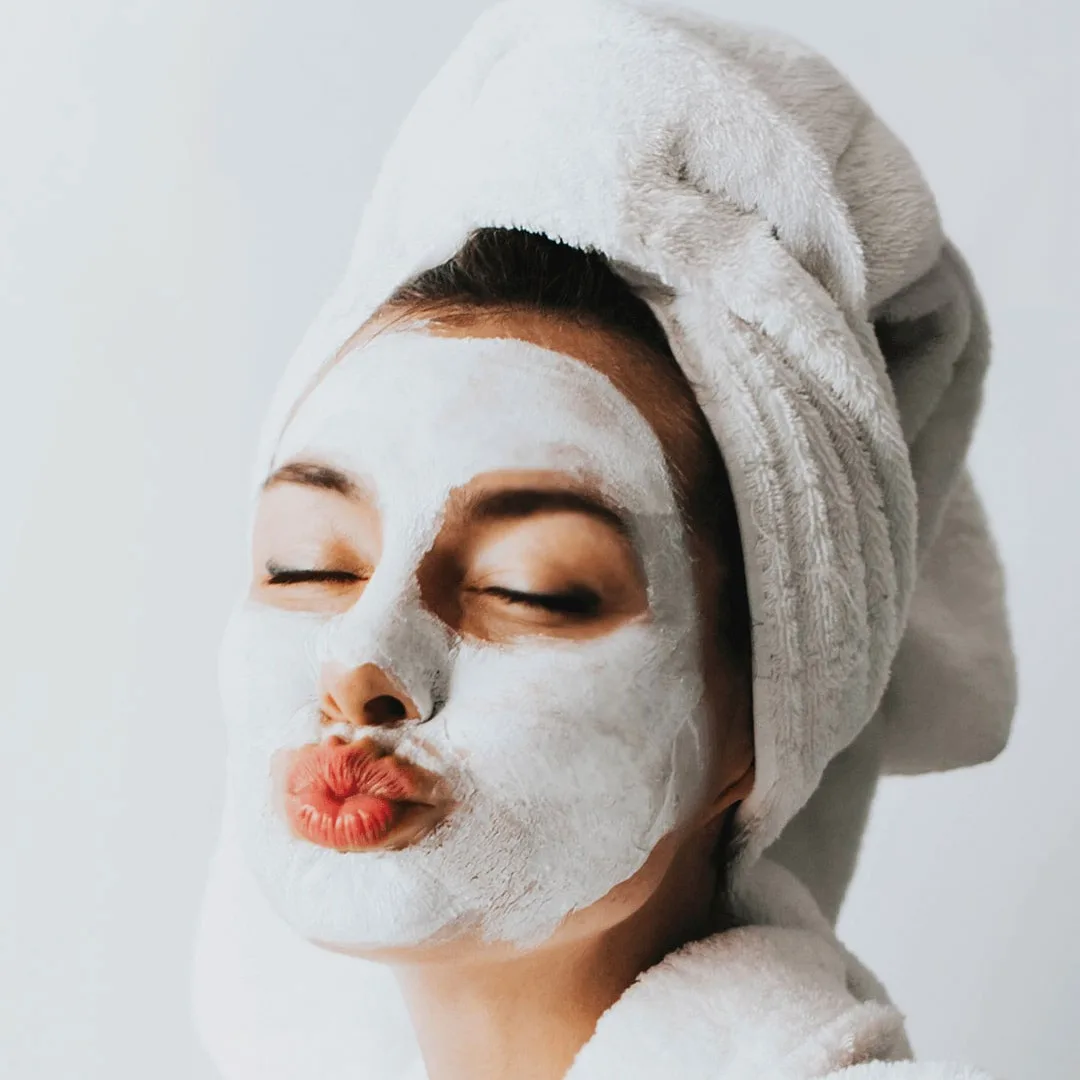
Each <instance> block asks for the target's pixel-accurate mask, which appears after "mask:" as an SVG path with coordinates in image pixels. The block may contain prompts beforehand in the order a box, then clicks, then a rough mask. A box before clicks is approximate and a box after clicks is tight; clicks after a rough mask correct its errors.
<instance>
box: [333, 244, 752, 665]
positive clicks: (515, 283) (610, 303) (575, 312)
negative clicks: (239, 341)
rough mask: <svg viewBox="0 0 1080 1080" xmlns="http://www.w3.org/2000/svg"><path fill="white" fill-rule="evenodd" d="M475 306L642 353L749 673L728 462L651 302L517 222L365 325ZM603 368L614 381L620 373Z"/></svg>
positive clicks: (675, 473)
mask: <svg viewBox="0 0 1080 1080" xmlns="http://www.w3.org/2000/svg"><path fill="white" fill-rule="evenodd" d="M477 308H481V309H485V310H487V311H506V312H512V311H514V310H522V309H525V310H533V311H535V310H539V311H543V312H550V313H551V314H553V315H558V316H559V317H560V318H563V319H571V320H574V321H577V322H579V323H583V324H586V325H591V326H595V327H597V328H599V329H603V330H606V331H608V332H609V333H612V334H615V335H617V336H618V337H620V338H622V339H623V341H624V342H625V343H626V345H627V347H628V348H627V352H628V354H629V357H628V360H629V363H630V364H633V365H634V367H635V371H636V372H637V373H638V374H640V373H641V369H642V361H644V365H645V371H646V372H647V374H648V376H649V377H650V378H651V379H652V380H653V382H654V384H655V386H654V389H655V393H656V397H657V399H658V400H663V401H664V403H665V409H664V417H663V422H664V426H665V427H667V428H668V429H670V430H672V431H676V430H677V431H678V432H679V434H680V435H681V436H682V437H683V439H684V440H685V439H687V437H689V440H690V442H691V444H692V445H691V450H692V453H691V454H690V455H689V459H690V462H691V464H690V466H689V467H688V468H679V467H678V466H677V465H676V464H675V463H673V462H671V461H669V467H670V468H671V471H672V479H673V483H674V486H675V489H676V494H677V496H678V499H679V508H680V511H681V513H682V516H683V520H684V522H685V524H686V526H687V528H688V530H689V531H690V532H691V534H692V535H693V537H694V538H695V540H696V541H698V542H699V543H702V544H705V545H708V547H710V548H711V549H712V550H713V551H714V552H715V553H716V555H717V560H716V561H717V563H718V564H719V577H720V580H718V581H717V582H716V587H717V589H718V590H719V591H720V593H721V595H719V596H716V597H712V598H710V599H711V600H712V601H713V606H714V610H715V611H716V619H717V622H718V624H719V625H718V626H717V630H718V632H719V634H720V638H721V642H722V644H723V646H724V652H725V655H726V656H727V657H728V658H729V659H730V660H731V661H732V662H733V664H732V666H733V668H734V669H735V671H736V672H737V673H738V674H741V675H744V676H745V677H746V678H747V681H749V669H750V648H751V638H750V611H749V602H748V599H747V592H746V575H745V570H744V563H743V553H742V543H741V539H740V535H739V526H738V519H737V517H736V513H735V504H734V498H733V496H732V492H731V485H730V481H729V479H728V474H727V469H726V468H725V466H724V462H723V459H722V457H721V454H720V449H719V447H718V445H717V443H716V439H715V437H714V436H713V433H712V430H711V429H710V427H709V423H708V420H707V419H706V418H705V415H704V413H703V412H702V411H701V407H700V406H699V404H698V402H697V399H696V397H695V396H694V391H693V388H692V387H691V385H690V383H689V382H688V380H687V378H686V376H685V374H684V373H683V371H682V369H681V368H680V367H679V364H678V361H677V360H676V359H675V355H674V354H673V353H672V351H671V346H670V344H669V343H668V339H667V335H666V334H665V333H664V330H663V327H662V326H661V325H660V322H659V321H658V319H657V318H656V316H655V315H654V314H653V311H652V309H651V308H650V307H649V305H648V304H647V303H646V302H645V301H644V300H643V299H642V298H641V297H640V296H638V295H637V294H636V293H635V292H634V291H633V290H632V289H631V287H630V286H629V285H628V284H627V283H626V282H625V281H624V280H623V279H622V278H621V277H620V276H619V275H618V274H617V273H616V272H615V271H614V270H613V269H612V267H611V264H610V263H609V262H608V260H607V258H606V257H605V256H604V255H603V254H602V253H601V252H598V251H588V250H582V249H580V248H576V247H572V246H571V245H569V244H564V243H561V242H559V241H556V240H551V239H549V238H548V237H546V236H541V235H539V234H537V233H532V232H527V231H525V230H523V229H501V228H483V229H476V230H475V231H473V232H472V233H471V234H470V235H469V237H468V239H467V240H466V242H465V243H464V244H463V245H462V247H461V248H460V249H459V250H458V252H457V253H456V254H455V255H454V256H453V257H452V258H450V259H448V260H447V261H446V262H444V263H440V264H439V265H438V266H435V267H433V268H431V269H430V270H425V271H423V272H422V273H420V274H417V275H416V276H415V277H413V278H411V279H409V280H408V281H406V282H405V283H404V284H402V285H401V286H400V287H399V288H397V289H396V290H395V291H394V292H393V293H392V294H391V295H390V296H389V297H388V298H387V300H386V301H385V302H384V303H383V304H382V305H381V306H380V308H379V310H378V312H376V314H375V316H373V320H369V324H370V322H372V321H374V320H378V321H379V322H380V323H382V325H383V328H384V329H386V328H390V327H393V326H394V325H396V324H397V323H399V322H402V321H414V320H425V321H427V322H428V323H430V324H433V325H435V326H436V327H439V326H442V327H453V326H461V325H466V324H467V323H468V321H469V320H470V319H471V318H474V317H475V314H476V310H477ZM345 348H348V343H347V344H346V346H345ZM608 374H609V376H610V377H611V378H612V380H613V381H614V382H615V383H616V385H619V383H620V378H619V372H618V371H615V372H608ZM620 389H623V387H621V386H620ZM661 441H663V438H662V436H661Z"/></svg>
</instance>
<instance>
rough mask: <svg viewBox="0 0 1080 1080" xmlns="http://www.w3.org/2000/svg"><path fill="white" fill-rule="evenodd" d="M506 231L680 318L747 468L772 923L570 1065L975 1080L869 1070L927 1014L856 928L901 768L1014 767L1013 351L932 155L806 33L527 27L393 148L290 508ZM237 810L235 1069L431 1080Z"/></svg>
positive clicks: (590, 10) (703, 388)
mask: <svg viewBox="0 0 1080 1080" xmlns="http://www.w3.org/2000/svg"><path fill="white" fill-rule="evenodd" d="M482 226H503V227H515V226H516V227H521V228H527V229H532V230H534V231H537V232H540V233H544V234H546V235H548V236H550V237H553V238H555V239H559V240H562V241H564V242H567V243H570V244H574V245H576V246H579V247H587V248H594V249H596V250H599V251H601V252H603V253H604V254H606V255H607V256H608V258H609V259H610V260H611V262H612V264H613V266H614V267H615V269H616V270H617V271H618V272H619V273H620V274H622V275H623V276H624V277H625V278H626V280H627V281H628V282H630V283H631V285H633V287H634V288H635V289H637V290H638V292H639V293H640V295H641V296H642V297H643V298H644V299H645V300H646V302H647V303H649V304H650V306H651V307H652V308H653V310H654V312H655V313H656V315H657V317H658V318H659V319H660V321H661V323H662V325H663V326H664V328H665V331H666V332H667V334H668V337H669V340H670V342H671V345H672V349H673V352H674V354H675V356H676V358H677V360H678V361H679V363H680V365H681V366H682V367H683V369H684V370H685V371H686V372H687V374H688V376H689V377H690V380H691V383H692V385H693V386H694V387H695V390H696V391H697V393H698V397H699V401H700V403H701V406H702V409H703V411H704V412H705V414H706V417H707V418H708V420H709V422H710V425H711V426H712V430H713V432H714V434H715V435H716V438H717V441H718V443H719V445H720V448H721V450H722V452H723V455H724V459H725V463H726V465H727V467H728V471H729V473H730V475H731V479H732V488H733V492H734V496H735V502H736V508H737V510H738V514H739V525H740V531H741V534H742V540H743V547H744V554H745V558H746V572H747V584H748V590H749V594H750V604H751V615H752V621H753V665H754V682H753V696H754V740H755V755H756V764H757V772H756V781H755V785H754V790H753V792H752V793H751V795H750V797H749V798H748V799H747V800H746V801H745V802H744V803H743V804H742V806H741V807H740V811H739V815H740V816H739V825H740V827H741V830H742V832H741V838H742V840H743V844H742V846H741V848H740V852H741V854H740V858H739V861H738V863H737V864H736V866H735V878H736V881H737V882H738V883H739V888H740V890H741V892H740V895H742V896H744V898H745V899H746V909H745V915H744V917H745V918H746V919H748V920H749V921H750V922H751V923H752V924H753V925H749V926H745V927H744V928H742V929H739V930H733V931H729V932H728V933H725V934H722V935H720V936H718V937H715V938H712V939H710V940H708V941H705V942H702V943H699V944H696V945H693V946H691V947H689V948H688V949H686V950H685V951H684V952H682V953H681V954H679V955H677V956H673V957H670V958H668V960H666V961H664V962H663V963H662V964H661V965H659V966H658V967H657V968H655V969H653V970H652V971H650V972H647V973H646V974H645V975H644V976H642V978H641V979H640V980H639V982H638V983H636V984H635V986H634V987H632V988H631V989H630V990H629V991H627V993H626V994H625V995H624V997H623V998H622V999H621V1000H620V1001H619V1002H618V1003H616V1005H615V1006H614V1007H613V1008H612V1009H611V1010H610V1012H609V1013H608V1014H607V1015H606V1016H605V1017H604V1018H603V1019H602V1020H601V1022H600V1025H599V1028H598V1030H597V1032H596V1035H595V1036H594V1038H593V1039H592V1040H591V1041H590V1043H589V1044H588V1045H587V1046H586V1047H585V1049H584V1050H583V1051H582V1053H581V1056H580V1058H579V1060H578V1062H577V1064H576V1065H575V1066H574V1069H573V1071H572V1072H571V1077H573V1078H574V1080H584V1078H593V1077H596V1078H599V1077H642V1078H644V1077H649V1078H659V1077H668V1076H673V1077H679V1078H680V1080H696V1078H698V1077H702V1078H704V1077H710V1078H717V1080H726V1078H734V1077H744V1076H747V1077H749V1076H755V1077H759V1078H760V1077H777V1078H780V1077H788V1076H790V1077H820V1076H825V1075H830V1074H831V1072H832V1071H835V1070H840V1069H844V1068H848V1067H850V1068H851V1069H854V1070H855V1071H854V1072H848V1073H845V1074H844V1075H847V1076H851V1077H853V1078H856V1077H858V1078H861V1080H870V1078H872V1077H877V1076H885V1077H892V1076H896V1077H903V1076H908V1075H915V1076H925V1077H938V1076H950V1077H963V1076H972V1075H975V1074H973V1073H971V1072H970V1071H964V1070H962V1069H960V1070H953V1071H948V1070H942V1069H939V1068H937V1067H934V1066H923V1065H920V1066H913V1065H904V1064H880V1065H879V1064H870V1063H869V1062H872V1061H875V1060H878V1059H880V1060H881V1061H883V1062H889V1061H892V1060H893V1059H895V1058H897V1057H903V1056H904V1055H905V1053H906V1042H905V1040H904V1036H903V1033H902V1027H901V1024H900V1018H899V1015H898V1014H897V1013H896V1012H895V1010H894V1009H892V1007H891V1006H889V1005H887V1004H884V1003H883V1002H882V1001H881V999H882V996H883V995H882V993H881V991H880V988H877V987H876V986H875V985H874V984H873V981H872V980H870V979H868V977H867V976H866V974H865V972H862V971H861V969H859V968H858V965H856V964H854V962H853V961H852V960H851V958H850V957H848V956H847V954H846V953H845V952H844V951H843V950H842V949H841V947H840V946H839V945H838V944H837V942H836V940H835V938H834V937H833V935H832V931H831V929H830V927H831V925H832V924H833V923H834V922H835V918H836V914H837V911H838V909H839V905H840V901H841V899H842V897H843V894H844V890H845V889H846V887H847V883H848V880H849V878H850V875H851V871H852V868H853V866H854V860H855V855H856V852H857V849H858V844H859V840H860V837H861V834H862V830H863V827H864V824H865V819H866V813H867V810H868V807H869V803H870V800H871V797H872V794H873V791H874V788H875V784H876V782H877V778H878V776H879V775H880V773H881V772H883V771H893V772H925V771H929V770H933V769H943V768H954V767H957V766H962V765H967V764H973V763H976V762H980V761H985V760H988V759H989V758H991V757H993V756H994V755H995V754H996V753H997V752H998V751H999V750H1000V749H1001V747H1002V746H1003V745H1004V742H1005V739H1006V737H1007V735H1008V731H1009V726H1010V721H1011V717H1012V713H1013V707H1014V700H1015V671H1014V664H1013V657H1012V651H1011V647H1010V639H1009V631H1008V623H1007V619H1006V615H1005V609H1004V585H1003V581H1002V574H1001V567H1000V565H999V563H998V560H997V555H996V551H995V548H994V544H993V542H992V539H991V536H990V534H989V530H988V528H987V525H986V522H985V520H984V518H983V514H982V509H981V505H980V502H979V499H978V495H977V492H976V490H975V488H974V486H973V484H972V482H971V477H970V475H969V473H968V470H967V467H966V460H965V459H966V454H967V449H968V445H969V443H970V439H971V435H972V431H973V427H974V423H975V420H976V417H977V414H978V411H979V406H980V401H981V393H982V384H983V379H984V376H985V372H986V367H987V363H988V359H989V337H988V331H987V327H986V322H985V318H984V315H983V311H982V306H981V303H980V299H979V295H978V292H977V290H976V288H975V285H974V283H973V282H972V279H971V276H970V274H969V272H968V270H967V267H966V266H965V264H964V261H963V259H962V257H961V256H960V254H959V252H957V251H956V249H955V248H954V247H953V246H952V244H950V243H949V241H948V240H947V238H946V237H945V235H944V233H943V230H942V227H941V222H940V220H939V217H938V214H937V210H936V206H935V203H934V199H933V196H932V194H931V192H930V191H929V190H928V188H927V186H926V184H925V181H924V179H923V177H922V175H921V173H920V172H919V169H918V167H917V166H916V164H915V163H914V161H913V160H912V159H911V156H910V154H909V153H908V152H907V150H906V148H905V147H904V146H903V145H902V144H901V143H900V141H899V140H898V139H897V138H896V137H895V135H893V133H892V132H890V131H889V130H888V128H887V127H886V126H885V125H884V124H883V123H882V122H881V120H880V119H879V118H878V117H877V116H876V115H875V114H874V112H873V111H872V110H871V108H870V107H869V106H868V105H867V103H866V102H865V101H863V99H862V98H861V97H860V96H859V94H858V93H857V92H856V91H855V90H854V88H852V87H851V85H850V84H849V83H848V82H847V81H846V80H845V79H844V78H843V76H842V75H840V74H839V73H838V72H837V71H836V69H835V68H834V67H832V65H831V64H829V62H828V61H827V60H825V59H824V58H823V57H821V56H819V55H818V54H816V53H815V52H813V51H812V50H810V49H808V48H806V47H805V46H803V45H802V44H800V43H799V42H797V41H793V40H792V39H790V38H788V37H786V36H784V35H782V34H777V33H774V32H772V31H766V30H763V29H758V28H753V27H743V26H738V25H735V24H730V23H719V22H712V21H709V20H707V19H705V18H704V17H702V16H700V15H696V14H693V13H688V12H677V11H676V12H673V11H671V10H668V9H658V8H655V7H653V6H651V5H637V4H631V3H625V2H621V0H510V2H508V3H503V4H498V5H496V6H495V7H493V8H492V9H491V10H490V11H488V12H487V13H486V14H485V15H484V16H483V17H482V18H481V19H480V20H479V22H478V23H477V24H476V26H475V27H474V28H473V30H472V31H471V32H470V33H469V35H468V36H467V37H466V39H465V40H464V41H463V42H462V43H461V45H460V46H459V47H458V49H457V50H456V51H455V52H454V54H453V55H452V56H451V57H450V59H449V60H448V62H447V63H446V65H445V66H444V67H443V69H442V70H441V71H440V72H439V73H438V74H437V75H436V76H435V78H434V80H433V81H432V83H431V84H430V85H429V87H428V88H427V89H426V90H425V91H424V93H423V94H422V95H421V97H420V99H419V100H418V101H417V103H416V105H415V107H414V108H413V110H412V112H411V113H410V115H409V116H408V118H407V119H406V121H405V123H404V124H403V126H402V128H401V131H400V133H399V134H398V137H397V138H396V140H395V142H394V144H393V145H392V147H391V148H390V151H389V152H388V154H387V156H386V159H385V161H384V164H383V168H382V170H381V172H380V175H379V177H378V180H377V182H376V185H375V189H374V191H373V192H372V194H371V196H370V199H369V201H368V204H367V207H366V209H365V212H364V215H363V219H362V222H361V226H360V230H359V233H358V236H357V239H356V243H355V246H354V250H353V254H352V257H351V260H350V263H349V266H348V268H347V270H346V273H345V275H344V277H343V279H342V281H341V283H340V285H339V286H338V288H337V289H336V291H335V292H334V294H333V295H332V296H331V297H330V299H329V300H328V301H327V303H326V305H325V306H324V308H323V310H322V311H321V312H320V314H319V316H318V318H317V319H316V320H315V322H314V324H313V325H312V327H311V329H310V330H309V332H308V334H307V335H306V336H305V338H304V340H303V342H302V343H301V345H300V347H299V349H298V350H297V352H296V354H295V356H294V357H293V359H292V361H291V362H290V364H289V366H288V368H287V370H286V372H285V374H284V377H283V379H282V381H281V383H280V386H279V389H278V392H277V394H276V395H275V399H274V401H273V403H272V405H271V409H270V412H269V416H268V418H267V421H266V424H265V427H264V431H263V436H262V440H261V446H260V449H259V453H258V455H257V460H256V464H255V472H254V480H255V482H256V484H257V483H258V482H259V481H260V480H261V479H262V478H263V476H264V475H265V470H266V466H267V462H268V461H269V459H270V456H271V455H272V452H273V448H274V445H275V443H276V440H277V438H278V436H279V435H280V433H281V430H282V426H283V424H284V422H285V419H286V417H287V416H288V414H289V411H290V409H291V408H292V406H293V404H294V403H295V402H296V400H297V398H298V396H299V395H300V394H302V393H303V391H304V389H305V388H306V387H307V386H308V385H309V384H310V382H311V380H312V378H313V377H314V376H315V375H316V374H317V373H318V371H319V370H320V369H321V368H322V366H323V365H324V364H326V363H327V362H328V360H329V359H330V358H331V357H332V356H333V355H334V354H335V353H336V351H337V349H338V348H339V347H340V346H341V345H342V344H343V343H344V342H345V341H346V340H347V339H348V338H349V337H350V336H351V334H352V333H353V332H354V331H355V330H356V329H357V327H359V326H360V325H361V323H362V322H363V321H364V320H365V319H366V318H367V317H368V316H370V315H371V314H372V313H373V312H374V311H375V310H376V309H377V308H378V306H379V304H380V303H381V302H382V301H383V300H384V299H385V298H386V297H387V296H388V295H389V294H390V293H391V292H392V291H393V289H394V288H396V287H397V286H398V285H399V284H401V283H402V282H403V281H404V280H405V279H406V278H407V277H409V276H410V275H412V274H413V273H416V272H418V271H421V270H424V269H427V268H430V267H432V266H434V265H436V264H437V263H439V262H441V261H442V260H444V259H446V258H449V257H450V256H451V255H452V254H453V253H454V251H455V250H457V248H458V247H459V246H460V245H461V243H462V242H463V241H464V240H465V239H466V237H467V236H468V234H469V232H470V230H472V229H474V228H477V227H482ZM230 814H231V810H230V801H229V798H228V796H227V799H226V811H225V822H224V827H223V832H222V839H221V843H220V845H219V849H218V851H217V854H216V856H215V860H214V864H213V867H212V870H211V875H210V881H209V884H208V889H207V894H206V903H205V905H204V920H203V927H202V930H201V931H200V938H199V943H198V953H197V963H196V1013H197V1017H198V1020H199V1026H200V1030H201V1031H202V1034H203V1038H204V1040H205V1041H206V1043H207V1045H208V1046H210V1048H211V1050H212V1052H213V1053H214V1055H215V1057H216V1058H217V1060H218V1061H219V1062H220V1063H221V1067H222V1072H223V1075H224V1077H225V1080H247V1078H249V1077H250V1078H255V1077H259V1080H300V1078H302V1077H322V1076H345V1075H349V1074H350V1071H353V1072H355V1074H357V1075H370V1076H373V1077H380V1078H392V1077H395V1076H403V1075H408V1070H409V1069H415V1068H416V1061H415V1057H416V1055H415V1046H414V1045H413V1043H412V1036H411V1034H410V1032H409V1029H408V1023H407V1020H406V1019H405V1018H404V1016H403V1013H402V1009H401V1003H400V1000H399V998H398V996H397V994H396V990H395V988H394V986H393V983H392V981H390V980H389V977H388V976H387V975H386V973H385V972H384V971H382V970H381V969H379V968H377V967H375V966H374V965H363V964H362V962H360V961H343V960H342V958H340V957H331V956H330V955H329V954H325V953H320V952H319V950H317V949H315V948H314V947H313V946H310V945H306V944H305V943H303V942H301V941H299V940H298V939H296V938H295V937H293V936H290V934H289V932H288V931H287V930H286V929H285V928H283V927H282V926H280V924H277V923H275V922H274V920H273V918H272V916H271V915H270V914H269V912H268V911H266V910H265V905H264V904H263V902H262V901H261V898H260V897H259V896H258V894H257V893H255V892H254V890H253V887H252V886H251V885H250V882H248V881H247V879H246V877H245V871H244V870H243V867H242V865H241V863H242V860H241V857H240V855H239V852H238V850H237V848H236V845H235V843H234V842H233V840H232V829H231V825H230ZM766 850H767V851H768V853H769V858H770V860H771V862H770V863H769V864H763V863H758V864H757V865H755V863H756V861H758V860H759V859H760V857H761V855H762V853H763V852H764V851H766ZM779 864H782V865H783V866H784V867H786V868H787V871H784V872H780V871H779V870H778V869H777V866H778V865H779ZM792 875H795V876H794V877H793V876H792ZM796 877H797V879H798V880H796ZM800 882H801V884H800ZM770 890H771V891H772V892H774V893H775V895H768V894H769V893H770ZM811 897H812V899H811ZM260 905H262V906H260ZM792 920H794V922H792ZM927 960H928V962H929V960H930V958H927ZM358 965H360V966H358ZM328 986H332V987H333V994H330V995H328V994H326V992H325V989H326V987H328ZM314 987H321V988H323V990H322V992H319V993H318V994H317V995H315V994H314V993H313V988H314ZM335 995H336V996H335ZM327 1000H332V1001H335V1002H339V1003H340V1009H339V1010H335V1011H334V1012H333V1013H330V1014H327V1013H326V1010H325V1008H324V1003H325V1001H327ZM361 1000H362V1001H363V1002H364V1005H363V1007H362V1008H361V1007H360V1004H359V1003H360V1002H361ZM315 1001H317V1002H318V1004H319V1007H318V1008H316V1007H314V1005H313V1004H312V1002H315ZM352 1002H355V1003H357V1009H356V1010H353V1009H351V1008H349V1004H350V1003H352ZM365 1009H366V1010H367V1011H366V1012H365V1011H364V1010H365ZM358 1015H363V1016H365V1017H367V1019H366V1020H364V1021H362V1022H361V1021H360V1020H359V1019H357V1017H358ZM369 1022H370V1023H371V1024H372V1025H374V1026H373V1028H372V1032H371V1038H370V1039H364V1038H363V1037H362V1036H363V1033H362V1032H361V1033H359V1034H358V1032H357V1025H359V1024H361V1023H363V1024H367V1023H369ZM358 1039H359V1044H366V1045H368V1046H370V1047H373V1048H374V1049H372V1050H370V1053H371V1054H374V1055H375V1058H377V1060H375V1059H372V1060H371V1061H369V1062H367V1064H368V1066H369V1067H368V1068H367V1069H366V1070H365V1069H364V1068H362V1067H361V1063H358V1062H357V1061H356V1059H355V1053H356V1049H355V1048H356V1046H357V1045H358ZM380 1055H381V1056H380ZM863 1062H867V1063H866V1064H862V1063H863Z"/></svg>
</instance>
